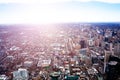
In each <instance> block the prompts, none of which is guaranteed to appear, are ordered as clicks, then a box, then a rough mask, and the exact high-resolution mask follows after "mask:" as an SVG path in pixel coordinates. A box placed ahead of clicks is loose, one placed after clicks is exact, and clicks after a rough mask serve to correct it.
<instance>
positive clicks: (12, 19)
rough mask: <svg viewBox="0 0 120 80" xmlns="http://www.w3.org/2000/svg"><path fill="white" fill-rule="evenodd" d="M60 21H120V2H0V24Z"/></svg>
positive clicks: (112, 0)
mask: <svg viewBox="0 0 120 80" xmlns="http://www.w3.org/2000/svg"><path fill="white" fill-rule="evenodd" d="M8 1H9V2H8ZM59 22H60V23H61V22H120V0H0V24H18V23H27V24H28V23H33V24H34V23H35V24H41V23H59Z"/></svg>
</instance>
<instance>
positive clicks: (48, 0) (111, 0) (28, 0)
mask: <svg viewBox="0 0 120 80" xmlns="http://www.w3.org/2000/svg"><path fill="white" fill-rule="evenodd" d="M69 1H80V2H91V1H97V2H104V3H120V0H0V3H25V4H26V3H27V4H29V3H59V2H69Z"/></svg>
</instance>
